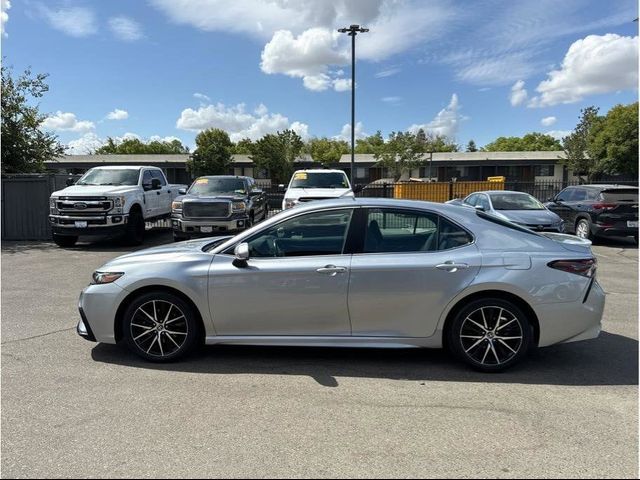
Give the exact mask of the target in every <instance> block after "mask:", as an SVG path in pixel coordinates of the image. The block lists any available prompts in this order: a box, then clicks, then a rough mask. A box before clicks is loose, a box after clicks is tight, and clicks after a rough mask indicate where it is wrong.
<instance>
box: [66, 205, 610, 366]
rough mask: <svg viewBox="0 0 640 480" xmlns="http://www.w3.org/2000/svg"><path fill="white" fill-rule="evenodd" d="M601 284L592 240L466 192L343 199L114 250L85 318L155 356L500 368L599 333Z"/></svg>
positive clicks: (84, 301) (108, 339)
mask: <svg viewBox="0 0 640 480" xmlns="http://www.w3.org/2000/svg"><path fill="white" fill-rule="evenodd" d="M604 297H605V296H604V292H603V290H602V289H601V288H600V286H599V284H598V282H597V280H596V259H595V258H594V256H593V254H592V252H591V247H590V242H588V241H586V240H583V239H579V238H576V237H572V236H568V235H564V234H559V233H547V232H544V233H537V232H533V231H531V230H528V229H526V228H523V227H520V226H518V225H516V224H514V223H511V222H509V221H506V220H502V219H500V218H497V217H495V216H492V215H488V214H486V213H485V212H482V211H476V210H475V209H469V208H464V207H460V206H456V205H443V204H436V203H428V202H418V201H407V200H390V199H374V198H371V199H369V198H360V199H354V198H341V199H335V200H325V201H316V202H309V203H307V204H304V205H298V206H296V207H295V208H291V209H289V210H286V211H284V212H282V213H280V214H278V215H275V216H274V217H272V218H270V219H269V220H267V221H265V222H262V223H260V224H258V225H255V226H254V227H252V228H250V229H248V230H246V231H245V232H242V233H241V234H239V235H236V236H233V237H219V238H208V239H201V240H198V241H188V242H181V243H177V244H171V245H168V246H160V247H156V248H151V249H147V250H142V251H138V252H135V253H131V254H128V255H124V256H121V257H119V258H116V259H114V260H112V261H110V262H109V263H107V264H106V265H104V266H102V267H101V268H99V269H98V271H96V272H95V273H94V274H93V280H92V283H91V285H89V286H88V287H87V288H85V289H84V291H83V292H82V294H81V296H80V302H79V308H80V316H81V320H80V321H79V323H78V327H77V331H78V334H80V335H81V336H83V337H85V338H86V339H88V340H91V341H97V342H104V343H121V344H124V345H126V346H127V347H128V348H129V349H130V350H131V351H133V352H135V353H136V354H137V355H139V356H141V357H143V358H145V359H147V360H150V361H157V362H161V361H171V360H177V359H178V358H181V357H183V356H184V355H186V354H188V353H189V352H191V351H192V350H194V348H196V347H197V346H198V345H199V344H203V343H204V344H209V345H213V344H235V345H286V346H322V347H374V348H375V347H378V348H379V347H387V348H388V347H394V348H416V347H418V348H419V347H422V348H446V349H447V350H449V351H450V352H451V353H453V354H454V356H455V357H457V358H458V359H460V360H462V361H463V362H466V363H467V364H468V365H470V366H471V367H473V368H475V369H478V370H481V371H487V372H497V371H501V370H504V369H506V368H508V367H510V366H512V365H514V364H516V363H517V362H519V361H520V360H522V359H523V358H524V357H525V356H526V355H527V352H528V351H530V349H531V348H532V347H536V346H539V347H544V346H548V345H553V344H558V343H566V342H575V341H579V340H586V339H593V338H596V337H597V336H598V335H599V333H600V325H601V319H602V312H603V308H604Z"/></svg>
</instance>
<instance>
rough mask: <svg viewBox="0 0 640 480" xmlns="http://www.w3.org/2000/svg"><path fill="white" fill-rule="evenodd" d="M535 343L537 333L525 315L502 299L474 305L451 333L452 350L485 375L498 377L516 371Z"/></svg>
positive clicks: (457, 318)
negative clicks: (496, 374) (496, 375)
mask: <svg viewBox="0 0 640 480" xmlns="http://www.w3.org/2000/svg"><path fill="white" fill-rule="evenodd" d="M483 315H484V318H483ZM498 316H500V318H501V319H502V320H501V322H500V325H497V323H498ZM485 322H486V323H485ZM485 324H486V326H487V328H486V329H485ZM496 334H497V335H496ZM518 337H519V340H518ZM532 342H533V329H532V327H531V322H530V321H529V319H528V318H527V316H526V315H525V313H524V312H523V311H522V310H521V309H520V308H519V307H518V306H517V305H515V304H513V303H512V302H509V301H507V300H502V299H499V298H484V299H481V300H475V301H472V302H471V303H469V304H468V305H466V306H464V307H463V308H462V309H461V310H460V311H459V312H458V313H457V314H456V316H455V318H454V319H453V322H452V323H451V326H450V328H448V330H447V347H448V348H449V350H451V352H452V353H453V354H454V355H455V356H456V357H457V358H458V359H459V360H461V361H463V362H465V363H466V364H467V365H469V366H470V367H471V368H473V369H475V370H479V371H481V372H489V373H496V372H502V371H504V370H506V369H508V368H510V367H512V366H513V365H515V364H516V363H518V362H519V361H521V360H522V359H523V358H524V357H525V356H526V355H527V353H528V351H529V349H530V348H531V344H532ZM514 352H515V353H514Z"/></svg>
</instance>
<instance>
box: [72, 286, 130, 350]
mask: <svg viewBox="0 0 640 480" xmlns="http://www.w3.org/2000/svg"><path fill="white" fill-rule="evenodd" d="M127 295H128V292H127V291H126V290H124V289H123V288H122V287H120V286H118V285H117V284H116V283H115V282H113V283H106V284H103V285H89V286H88V287H86V288H85V289H84V290H83V291H82V293H80V298H79V300H78V310H79V311H80V321H79V322H78V325H77V327H76V332H77V333H78V335H80V336H81V337H82V338H85V339H86V340H89V341H92V342H102V343H116V335H115V323H114V322H115V318H116V312H117V309H118V306H119V305H120V304H121V303H122V301H123V300H124V299H125V298H126V296H127Z"/></svg>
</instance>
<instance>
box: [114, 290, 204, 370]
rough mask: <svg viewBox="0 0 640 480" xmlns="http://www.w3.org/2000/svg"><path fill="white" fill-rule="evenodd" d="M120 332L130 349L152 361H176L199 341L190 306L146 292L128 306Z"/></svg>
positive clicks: (169, 296) (167, 295)
mask: <svg viewBox="0 0 640 480" xmlns="http://www.w3.org/2000/svg"><path fill="white" fill-rule="evenodd" d="M122 322H123V323H122V333H123V337H124V340H125V343H126V345H127V347H128V348H129V350H131V351H132V352H133V353H135V354H136V355H139V356H140V357H142V358H144V359H145V360H150V361H153V362H168V361H172V360H177V359H179V358H181V357H183V356H185V355H187V354H188V353H190V352H191V351H193V349H194V348H195V347H196V345H197V344H198V341H199V338H201V335H202V334H201V331H200V327H199V325H200V324H199V322H198V319H197V317H196V313H195V312H194V309H193V307H192V306H191V305H190V304H189V303H187V302H186V301H184V300H183V299H182V298H180V297H178V296H177V295H174V294H171V293H168V292H162V291H158V292H149V293H145V294H143V295H141V296H140V297H138V298H136V299H135V300H134V301H133V302H131V304H130V305H129V306H128V307H127V309H126V311H125V313H124V316H123V319H122Z"/></svg>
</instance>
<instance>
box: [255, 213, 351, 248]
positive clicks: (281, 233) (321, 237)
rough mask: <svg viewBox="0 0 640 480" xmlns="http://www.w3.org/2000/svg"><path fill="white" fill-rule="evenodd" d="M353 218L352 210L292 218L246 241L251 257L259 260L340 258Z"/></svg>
mask: <svg viewBox="0 0 640 480" xmlns="http://www.w3.org/2000/svg"><path fill="white" fill-rule="evenodd" d="M352 215H353V210H352V209H342V210H329V211H323V212H314V213H308V214H305V215H299V216H297V217H293V218H289V219H287V220H284V221H282V222H280V223H278V224H276V225H272V226H271V227H269V228H267V229H266V230H263V231H262V232H260V233H258V234H256V235H255V236H253V237H251V238H250V239H249V240H247V243H248V244H249V255H250V256H251V257H257V258H261V257H262V258H273V257H300V256H311V255H340V254H342V252H343V249H344V244H345V240H346V238H347V232H348V230H349V223H350V222H351V216H352Z"/></svg>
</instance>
